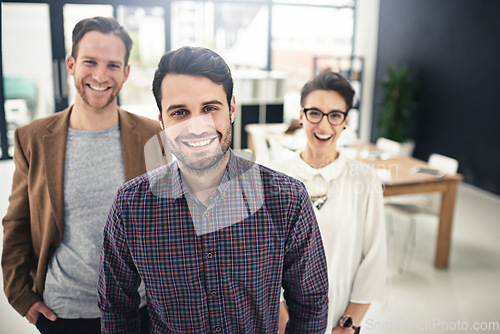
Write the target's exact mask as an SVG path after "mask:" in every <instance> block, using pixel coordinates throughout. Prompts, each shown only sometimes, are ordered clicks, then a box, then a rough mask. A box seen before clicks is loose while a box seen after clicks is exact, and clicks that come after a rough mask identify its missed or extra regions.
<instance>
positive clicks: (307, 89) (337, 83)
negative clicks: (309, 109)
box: [300, 72, 354, 111]
mask: <svg viewBox="0 0 500 334" xmlns="http://www.w3.org/2000/svg"><path fill="white" fill-rule="evenodd" d="M316 90H333V91H336V92H337V93H339V94H340V96H342V97H343V98H344V101H345V103H346V111H349V109H351V108H352V102H353V98H354V89H352V86H351V84H350V83H349V81H347V79H346V78H344V77H343V76H342V75H340V74H338V73H335V72H322V73H320V74H318V75H316V76H315V77H314V78H313V79H312V80H311V81H309V82H307V83H306V84H305V85H304V87H303V88H302V92H301V94H300V106H301V107H304V102H305V101H306V98H307V96H308V95H309V94H310V93H312V92H314V91H316Z"/></svg>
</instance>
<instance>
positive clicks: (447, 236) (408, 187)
mask: <svg viewBox="0 0 500 334" xmlns="http://www.w3.org/2000/svg"><path fill="white" fill-rule="evenodd" d="M357 159H358V160H359V161H362V162H364V163H367V164H369V165H371V166H372V167H374V168H376V169H386V170H389V171H390V172H391V177H392V180H391V181H383V184H384V196H394V195H404V194H416V193H428V192H439V193H441V209H440V213H439V229H438V236H437V245H436V254H435V259H434V266H435V267H436V268H440V269H446V268H447V267H448V260H449V255H450V245H451V230H452V226H453V212H454V208H455V197H456V189H457V184H458V182H460V181H462V180H463V177H462V175H460V174H455V175H445V176H444V177H442V178H434V177H432V176H426V175H422V174H416V173H414V172H412V168H414V167H429V166H428V164H427V163H426V162H425V161H422V160H418V159H415V158H412V157H395V158H391V159H386V160H380V159H377V160H369V159H363V158H359V157H358V158H357Z"/></svg>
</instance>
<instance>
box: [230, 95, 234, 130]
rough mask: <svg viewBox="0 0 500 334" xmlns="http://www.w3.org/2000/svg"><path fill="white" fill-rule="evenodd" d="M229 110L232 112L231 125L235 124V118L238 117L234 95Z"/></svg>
mask: <svg viewBox="0 0 500 334" xmlns="http://www.w3.org/2000/svg"><path fill="white" fill-rule="evenodd" d="M229 110H230V113H231V115H230V118H231V123H234V117H235V116H236V101H235V98H234V95H233V97H231V105H230V106H229Z"/></svg>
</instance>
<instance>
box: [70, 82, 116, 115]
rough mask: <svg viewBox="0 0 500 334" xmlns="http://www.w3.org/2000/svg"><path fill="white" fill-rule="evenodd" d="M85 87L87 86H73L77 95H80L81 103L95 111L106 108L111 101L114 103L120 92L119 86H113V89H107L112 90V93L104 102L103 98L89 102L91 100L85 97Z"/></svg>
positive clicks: (83, 84)
mask: <svg viewBox="0 0 500 334" xmlns="http://www.w3.org/2000/svg"><path fill="white" fill-rule="evenodd" d="M86 85H87V84H86V83H80V84H75V87H76V91H77V92H78V95H80V97H81V99H82V100H83V102H85V104H86V105H88V106H89V107H91V108H95V109H104V108H106V107H107V106H109V105H110V104H111V103H113V101H115V99H116V97H117V96H118V94H119V92H120V90H121V85H120V86H119V87H117V86H115V87H111V88H108V89H110V90H112V92H111V94H110V95H109V97H108V99H107V100H105V99H104V97H103V98H101V99H99V100H97V101H95V102H91V99H90V98H89V96H87V93H86V90H85V86H86Z"/></svg>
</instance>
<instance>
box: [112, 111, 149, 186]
mask: <svg viewBox="0 0 500 334" xmlns="http://www.w3.org/2000/svg"><path fill="white" fill-rule="evenodd" d="M118 122H119V124H120V136H121V140H122V152H123V166H124V168H125V181H129V180H131V179H133V178H134V177H136V176H138V175H141V174H142V173H143V170H144V158H143V157H142V156H143V155H142V154H141V153H142V152H141V150H142V149H143V148H142V147H141V142H142V141H141V133H140V132H139V131H137V129H136V124H135V122H134V121H133V120H132V119H131V118H130V117H129V116H128V115H127V112H126V111H124V110H122V109H118ZM137 160H139V161H140V162H139V163H137V162H138V161H137Z"/></svg>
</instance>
